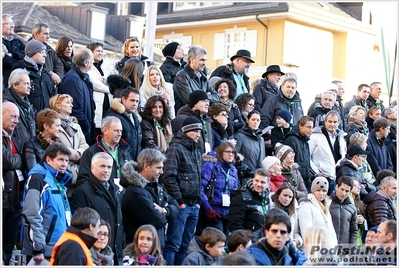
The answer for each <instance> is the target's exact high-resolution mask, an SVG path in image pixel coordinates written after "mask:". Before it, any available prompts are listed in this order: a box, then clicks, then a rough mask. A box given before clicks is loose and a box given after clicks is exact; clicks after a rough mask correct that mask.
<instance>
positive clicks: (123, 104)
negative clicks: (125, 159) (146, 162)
mask: <svg viewBox="0 0 399 268" xmlns="http://www.w3.org/2000/svg"><path fill="white" fill-rule="evenodd" d="M139 102H140V92H139V91H138V90H137V89H135V88H132V87H127V88H126V89H125V90H123V91H122V97H121V98H120V99H119V98H115V99H113V100H112V102H111V108H109V110H108V111H107V113H106V116H115V117H117V118H119V119H120V120H121V123H122V139H124V140H125V141H126V142H127V144H129V146H130V153H131V156H132V159H133V160H134V161H136V160H137V156H138V154H139V153H140V151H141V140H142V139H143V133H142V130H141V125H140V121H139V119H138V117H137V115H136V112H137V106H138V105H139Z"/></svg>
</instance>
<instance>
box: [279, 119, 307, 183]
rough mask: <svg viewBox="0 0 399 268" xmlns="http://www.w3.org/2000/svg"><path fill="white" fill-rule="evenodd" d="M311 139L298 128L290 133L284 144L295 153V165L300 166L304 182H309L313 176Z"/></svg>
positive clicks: (294, 128)
mask: <svg viewBox="0 0 399 268" xmlns="http://www.w3.org/2000/svg"><path fill="white" fill-rule="evenodd" d="M308 141H309V137H305V136H303V135H302V134H301V133H300V132H299V129H298V127H297V126H295V127H293V129H292V130H291V131H290V132H288V134H287V135H286V136H285V138H284V144H285V145H288V146H290V147H291V148H292V150H294V152H295V163H297V164H298V165H299V169H298V170H299V172H301V175H302V178H303V180H304V181H307V180H309V178H310V176H311V172H310V170H311V168H310V150H309V143H308Z"/></svg>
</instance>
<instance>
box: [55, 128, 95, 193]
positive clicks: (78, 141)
mask: <svg viewBox="0 0 399 268" xmlns="http://www.w3.org/2000/svg"><path fill="white" fill-rule="evenodd" d="M74 121H75V120H74ZM72 127H73V128H74V129H76V130H77V131H78V132H77V133H76V134H75V136H74V137H73V138H72V137H70V136H69V135H68V134H67V133H66V132H65V130H64V129H63V128H61V133H60V136H59V139H60V141H61V142H62V143H63V144H65V145H66V147H68V149H69V150H70V151H71V156H70V157H69V161H70V168H71V171H72V183H70V184H69V185H68V196H71V194H72V192H73V190H74V189H75V186H76V180H77V178H78V171H79V164H78V163H76V162H77V161H80V158H81V156H82V155H83V152H84V151H85V150H86V149H87V148H89V145H88V144H87V143H86V138H85V136H84V135H83V132H82V129H81V128H80V125H79V124H78V123H76V122H73V123H72Z"/></svg>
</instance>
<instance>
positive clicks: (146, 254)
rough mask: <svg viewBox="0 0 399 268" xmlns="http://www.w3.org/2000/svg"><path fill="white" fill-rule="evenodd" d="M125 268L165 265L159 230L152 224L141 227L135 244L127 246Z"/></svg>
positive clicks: (124, 258)
mask: <svg viewBox="0 0 399 268" xmlns="http://www.w3.org/2000/svg"><path fill="white" fill-rule="evenodd" d="M124 254H125V256H124V257H123V266H135V265H150V266H153V265H164V264H165V261H164V259H163V257H162V252H161V246H160V243H159V238H158V234H157V230H156V229H155V227H154V226H152V225H151V224H145V225H142V226H140V227H139V228H138V229H137V231H136V233H135V235H134V238H133V243H131V244H129V245H127V246H126V248H125V251H124Z"/></svg>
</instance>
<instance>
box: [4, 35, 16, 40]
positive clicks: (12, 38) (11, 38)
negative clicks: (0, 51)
mask: <svg viewBox="0 0 399 268" xmlns="http://www.w3.org/2000/svg"><path fill="white" fill-rule="evenodd" d="M14 38H15V37H14V36H13V35H11V37H10V38H7V36H4V35H3V39H5V40H7V41H12V40H14Z"/></svg>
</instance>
